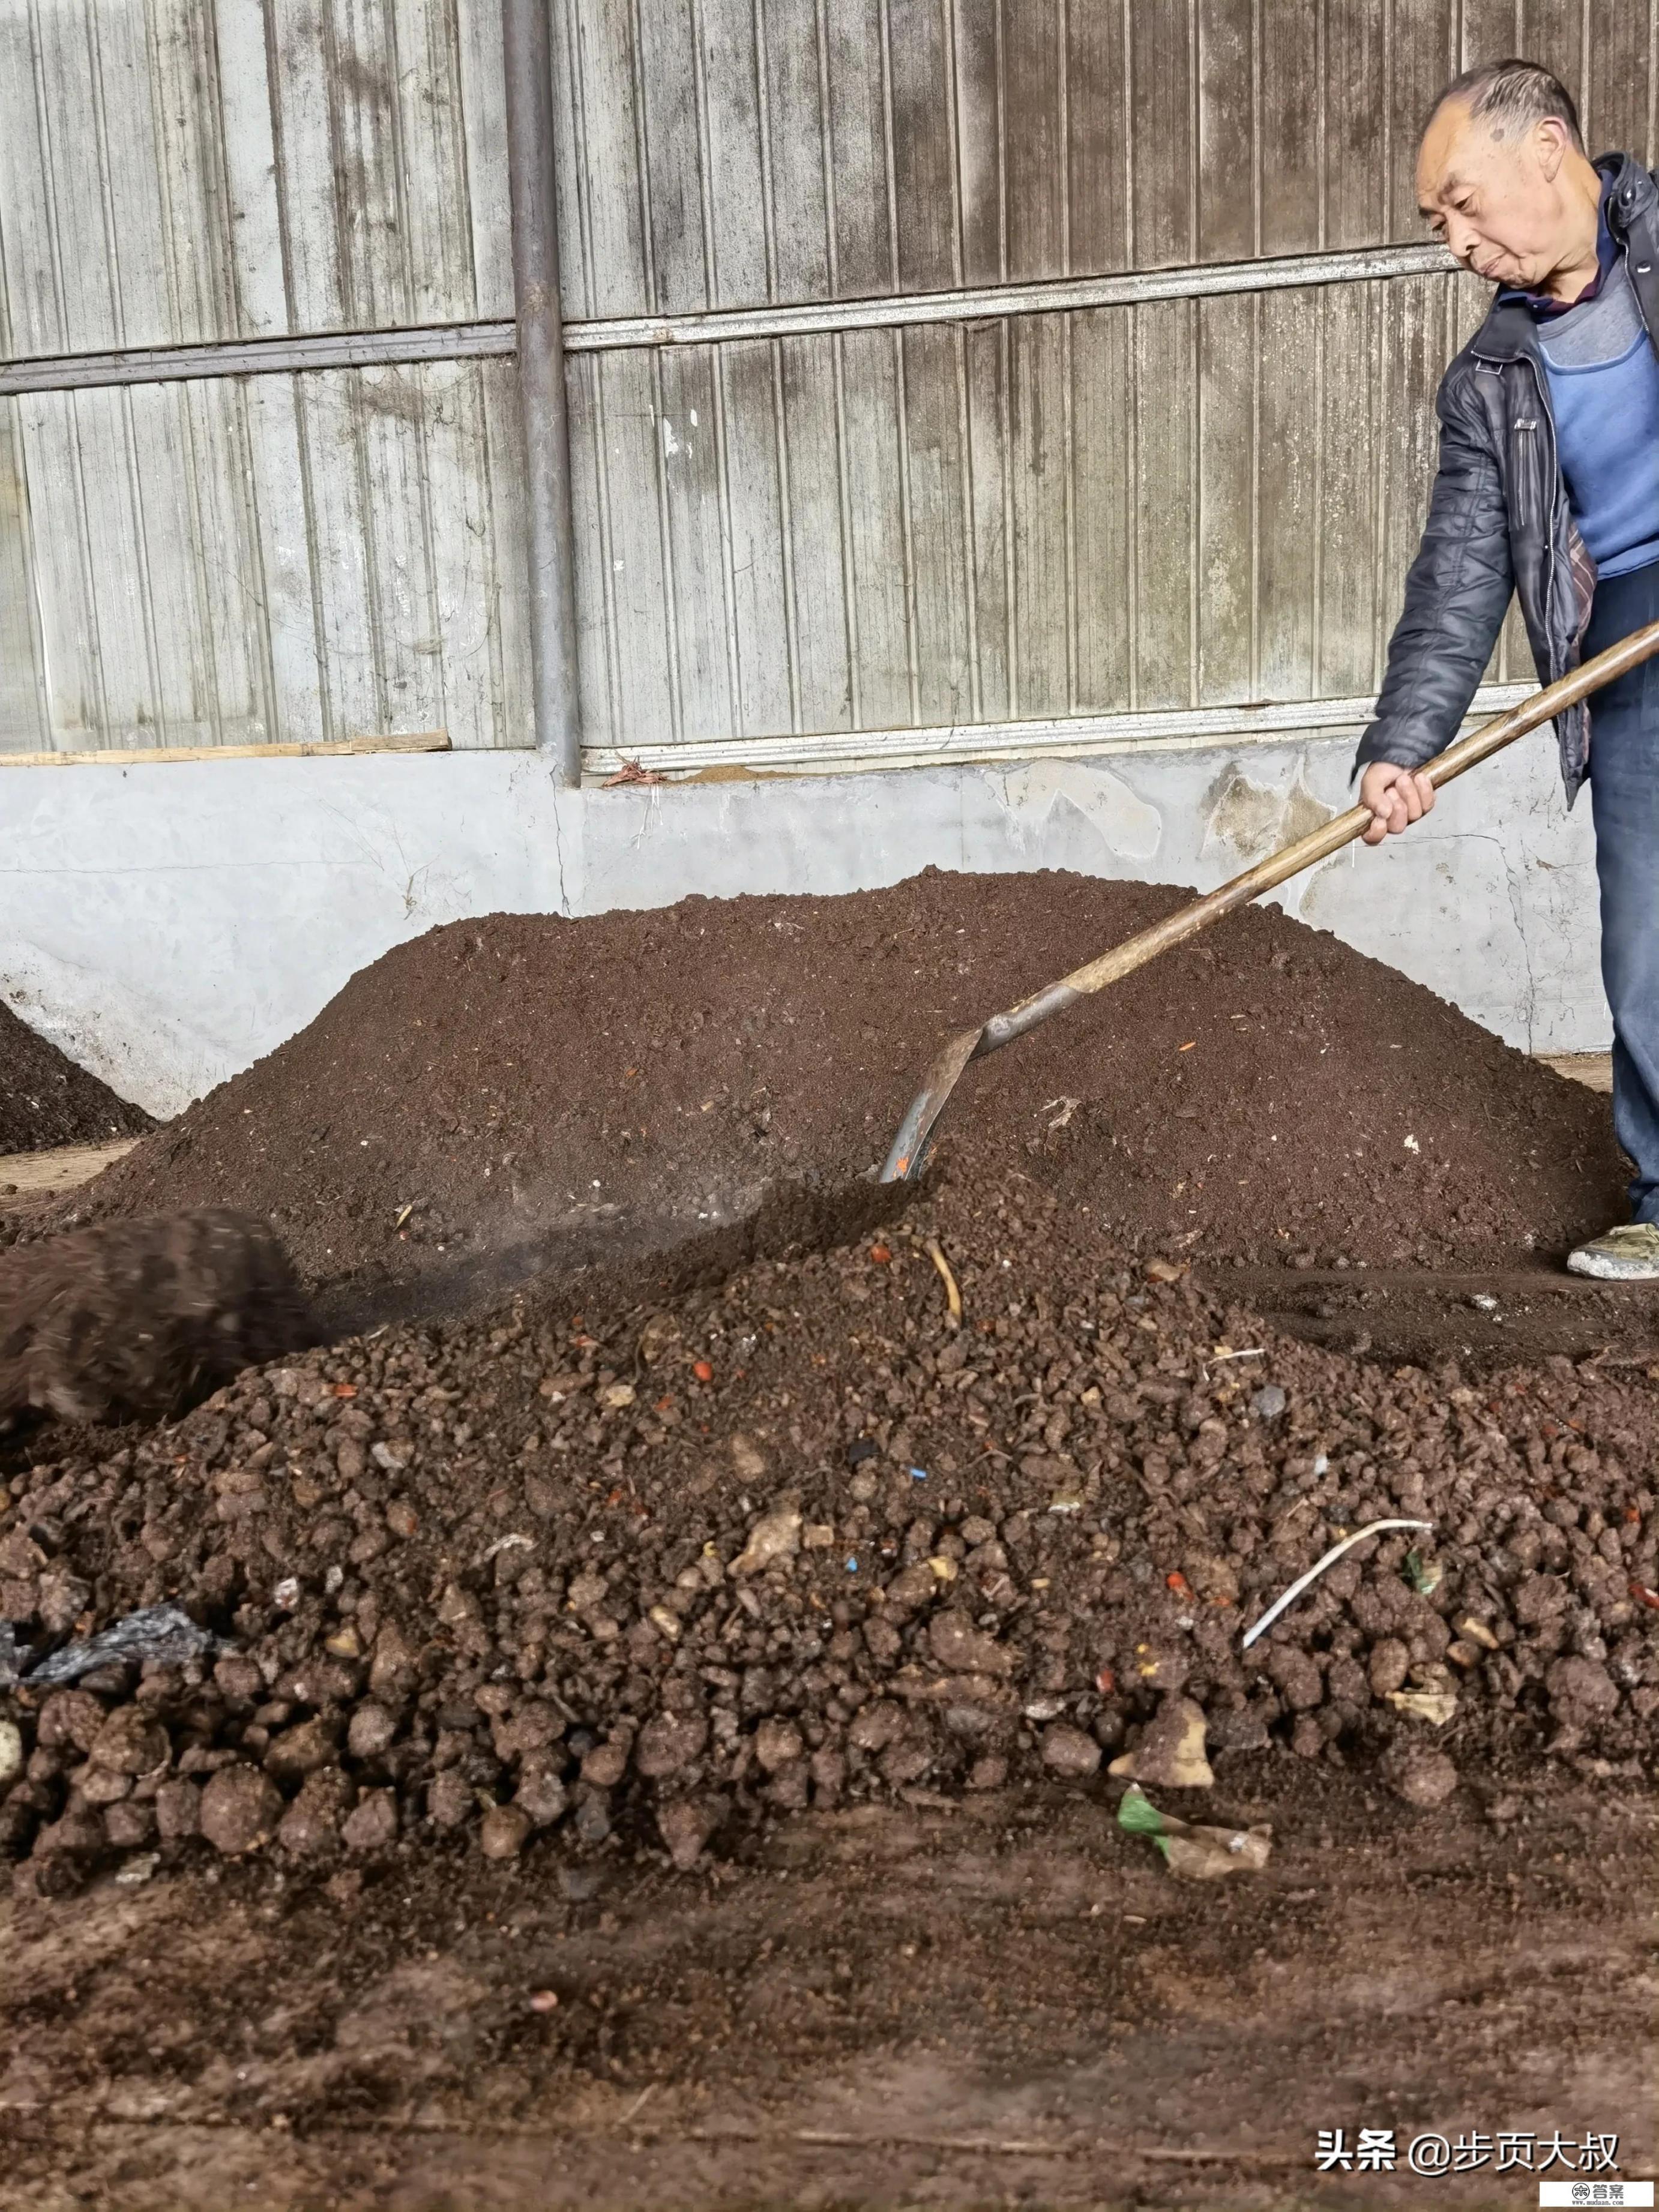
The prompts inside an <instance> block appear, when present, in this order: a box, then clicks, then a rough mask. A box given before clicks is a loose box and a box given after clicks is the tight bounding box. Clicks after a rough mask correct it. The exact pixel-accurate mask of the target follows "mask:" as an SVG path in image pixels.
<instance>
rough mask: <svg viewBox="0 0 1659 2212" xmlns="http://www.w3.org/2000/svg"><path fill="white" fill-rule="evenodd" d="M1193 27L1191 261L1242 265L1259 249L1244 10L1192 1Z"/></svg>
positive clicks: (1257, 157) (1257, 152) (1251, 67)
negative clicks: (1194, 220)
mask: <svg viewBox="0 0 1659 2212" xmlns="http://www.w3.org/2000/svg"><path fill="white" fill-rule="evenodd" d="M1196 20H1197V24H1198V72H1199V92H1198V129H1199V213H1198V252H1199V258H1200V260H1202V261H1248V260H1249V259H1250V258H1252V257H1253V256H1254V255H1255V254H1257V253H1259V252H1261V246H1260V244H1259V242H1258V240H1257V236H1256V227H1257V201H1258V197H1259V193H1260V189H1261V176H1260V173H1259V164H1260V162H1261V148H1260V147H1259V146H1258V145H1257V143H1256V138H1255V103H1254V98H1253V88H1254V82H1255V47H1254V40H1253V37H1252V23H1251V11H1250V9H1249V8H1248V7H1241V6H1240V5H1239V4H1238V0H1199V7H1198V12H1197V19H1196Z"/></svg>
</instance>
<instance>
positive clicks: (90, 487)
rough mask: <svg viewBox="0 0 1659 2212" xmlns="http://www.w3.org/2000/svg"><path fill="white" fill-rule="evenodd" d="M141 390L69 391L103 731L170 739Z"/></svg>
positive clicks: (124, 740)
mask: <svg viewBox="0 0 1659 2212" xmlns="http://www.w3.org/2000/svg"><path fill="white" fill-rule="evenodd" d="M132 389H133V387H131V386H123V387H121V388H120V389H118V390H115V391H100V392H71V393H70V394H69V395H68V397H69V399H70V410H71V419H72V422H73V425H74V443H75V465H76V477H75V479H74V490H75V509H74V510H73V512H74V521H73V522H72V523H71V525H70V526H71V528H74V527H75V526H76V525H78V528H79V531H80V532H83V533H84V543H85V545H86V550H87V566H88V571H89V574H90V580H91V592H92V599H93V604H94V607H95V609H96V622H97V633H96V635H97V644H96V652H97V656H98V682H99V686H100V690H101V692H102V695H103V718H102V720H101V722H100V725H99V729H100V735H101V736H102V737H103V738H104V739H105V741H106V743H108V744H131V743H132V742H134V741H135V740H136V741H137V742H138V743H140V744H143V743H147V742H149V741H151V740H153V739H154V738H157V737H159V738H161V741H162V742H163V743H165V742H166V741H167V726H166V722H165V720H164V718H163V714H162V706H161V685H160V678H159V671H158V670H157V668H156V665H155V653H154V641H153V639H152V635H151V619H152V607H151V602H150V579H149V567H148V562H147V560H146V557H145V550H146V549H145V545H144V538H143V520H142V516H141V514H140V511H139V501H138V489H137V471H136V465H135V459H136V457H135V453H134V441H133V428H132V416H131V408H130V406H129V404H128V399H129V395H130V392H131V390H132Z"/></svg>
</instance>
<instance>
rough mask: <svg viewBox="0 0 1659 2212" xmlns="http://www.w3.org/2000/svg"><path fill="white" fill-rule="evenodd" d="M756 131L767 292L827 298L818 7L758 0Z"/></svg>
mask: <svg viewBox="0 0 1659 2212" xmlns="http://www.w3.org/2000/svg"><path fill="white" fill-rule="evenodd" d="M757 34H758V37H759V40H760V76H761V100H762V109H763V114H762V128H763V134H764V143H765V145H766V149H767V170H768V174H769V178H770V180H771V184H770V192H771V208H772V296H773V298H774V299H775V300H825V299H828V298H829V197H828V195H829V175H828V170H827V167H826V164H825V161H824V153H823V149H824V137H823V105H822V99H821V86H820V79H819V51H818V28H817V14H816V11H814V12H813V13H811V15H808V12H807V10H806V9H805V8H804V7H803V6H801V5H800V4H799V0H757Z"/></svg>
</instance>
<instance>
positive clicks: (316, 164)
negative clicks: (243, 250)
mask: <svg viewBox="0 0 1659 2212" xmlns="http://www.w3.org/2000/svg"><path fill="white" fill-rule="evenodd" d="M264 12H265V15H266V19H267V21H266V40H267V52H269V54H270V56H271V82H270V102H271V124H272V142H273V143H272V151H273V155H274V158H275V161H276V191H277V194H278V197H279V200H280V204H281V216H280V222H281V226H282V238H283V268H284V271H285V276H286V280H287V281H286V288H285V289H286V291H287V295H288V299H287V313H288V314H289V318H290V321H289V328H291V329H294V330H301V331H335V330H339V329H340V328H341V327H342V326H343V325H344V324H345V322H346V320H347V317H348V314H350V315H351V316H352V319H353V320H354V321H355V319H356V308H357V301H356V294H355V291H354V290H353V289H350V288H349V278H348V271H347V269H346V267H345V265H344V263H345V257H344V254H343V251H342V246H343V241H342V240H341V238H340V237H339V235H338V224H339V220H340V217H341V215H342V214H343V210H342V209H341V208H340V206H339V204H338V203H337V199H336V196H335V185H334V179H335V171H336V167H337V163H338V162H339V161H340V160H341V159H342V158H343V149H339V148H337V146H336V143H335V138H334V130H333V116H332V112H331V101H330V97H329V73H330V54H329V51H328V46H327V45H326V43H325V38H326V26H327V21H328V17H327V15H326V14H325V11H324V9H321V8H320V7H319V6H318V5H316V4H315V0H267V4H266V7H265V11H264ZM365 181H367V180H365ZM364 214H365V217H366V216H367V214H368V209H367V205H365V208H364Z"/></svg>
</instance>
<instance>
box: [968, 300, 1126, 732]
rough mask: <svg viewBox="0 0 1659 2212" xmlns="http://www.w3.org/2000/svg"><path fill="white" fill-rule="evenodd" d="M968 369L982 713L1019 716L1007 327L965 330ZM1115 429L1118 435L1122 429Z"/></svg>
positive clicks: (971, 326) (987, 717) (996, 716)
mask: <svg viewBox="0 0 1659 2212" xmlns="http://www.w3.org/2000/svg"><path fill="white" fill-rule="evenodd" d="M963 355H964V358H965V362H966V370H967V412H968V450H969V476H968V483H969V497H970V501H971V505H972V514H973V544H974V578H973V592H974V636H975V653H976V658H977V664H978V681H979V696H980V714H981V717H982V718H983V719H984V720H987V721H1003V720H1006V719H1007V718H1008V717H1009V716H1010V715H1011V714H1015V713H1017V712H1018V708H1017V706H1016V704H1015V701H1016V698H1017V696H1018V680H1017V669H1016V666H1015V664H1014V660H1013V635H1012V623H1011V620H1010V608H1011V603H1012V592H1011V583H1012V578H1011V575H1010V562H1011V561H1012V538H1011V534H1010V531H1009V526H1008V525H1009V466H1010V462H1009V453H1008V407H1009V398H1008V328H1007V325H1006V323H1005V324H1003V325H1000V326H987V325H986V324H983V323H970V324H969V325H968V326H967V328H966V330H965V331H964V332H963ZM1120 435H1121V432H1120Z"/></svg>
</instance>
